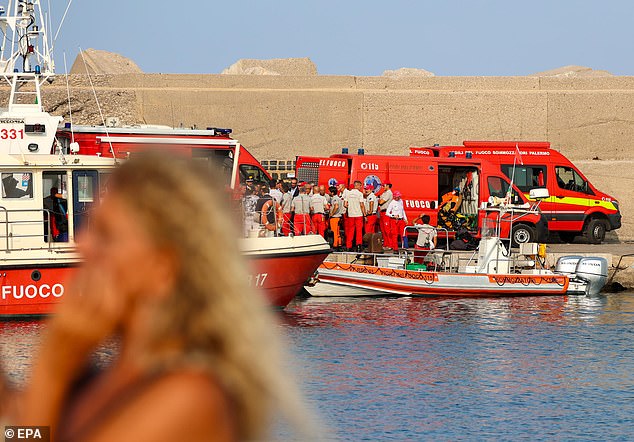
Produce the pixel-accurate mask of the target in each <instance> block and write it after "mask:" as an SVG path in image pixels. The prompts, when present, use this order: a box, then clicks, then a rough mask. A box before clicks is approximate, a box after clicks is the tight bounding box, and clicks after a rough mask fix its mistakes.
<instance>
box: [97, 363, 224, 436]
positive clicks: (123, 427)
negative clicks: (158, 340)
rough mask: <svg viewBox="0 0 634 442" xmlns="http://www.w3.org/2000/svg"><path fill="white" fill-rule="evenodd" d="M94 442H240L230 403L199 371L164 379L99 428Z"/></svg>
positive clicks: (164, 376) (144, 391)
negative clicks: (112, 441)
mask: <svg viewBox="0 0 634 442" xmlns="http://www.w3.org/2000/svg"><path fill="white" fill-rule="evenodd" d="M98 433H99V434H94V435H93V436H94V437H93V438H91V440H94V441H102V440H103V441H109V440H118V441H127V440H130V441H132V440H153V441H163V440H165V441H173V440H212V441H214V440H218V441H230V440H235V439H236V424H235V416H234V412H233V408H232V406H231V401H230V399H229V397H228V396H227V394H226V393H225V392H224V390H223V389H222V388H221V386H220V384H219V383H218V381H217V380H216V379H214V378H213V377H212V376H210V375H209V374H207V373H203V372H201V371H196V370H179V371H174V372H170V373H166V374H164V375H162V376H161V377H160V378H158V379H157V380H155V381H154V382H153V383H152V384H151V385H150V386H149V387H148V388H146V389H144V390H143V391H142V392H140V393H139V394H138V395H137V396H136V397H135V398H134V399H133V400H132V401H130V402H128V403H127V404H126V405H125V406H124V407H123V408H122V409H121V410H120V411H119V412H118V413H116V414H115V415H114V416H113V417H111V418H110V419H109V420H108V422H105V423H104V425H103V426H101V427H100V431H99V432H98Z"/></svg>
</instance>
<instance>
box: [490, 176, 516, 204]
mask: <svg viewBox="0 0 634 442" xmlns="http://www.w3.org/2000/svg"><path fill="white" fill-rule="evenodd" d="M487 184H488V186H489V196H494V197H497V198H506V194H507V193H508V190H509V186H510V185H509V183H507V182H506V181H504V179H503V178H502V177H498V176H490V177H488V178H487ZM523 202H524V200H523V199H522V198H521V197H520V196H519V194H518V193H517V192H516V191H515V190H513V193H512V197H511V203H512V204H522V203H523Z"/></svg>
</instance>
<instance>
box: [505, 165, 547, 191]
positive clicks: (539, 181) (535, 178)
mask: <svg viewBox="0 0 634 442" xmlns="http://www.w3.org/2000/svg"><path fill="white" fill-rule="evenodd" d="M502 172H503V173H504V175H506V176H507V177H508V178H509V179H511V178H513V182H514V183H515V185H516V186H517V188H518V189H520V190H521V191H522V192H526V193H528V192H530V190H531V189H535V188H538V187H546V182H547V181H546V166H521V165H519V166H518V165H516V166H515V176H513V165H512V164H503V165H502Z"/></svg>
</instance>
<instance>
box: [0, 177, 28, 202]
mask: <svg viewBox="0 0 634 442" xmlns="http://www.w3.org/2000/svg"><path fill="white" fill-rule="evenodd" d="M1 179H2V198H5V199H32V198H33V173H31V172H7V173H3V174H2V177H1Z"/></svg>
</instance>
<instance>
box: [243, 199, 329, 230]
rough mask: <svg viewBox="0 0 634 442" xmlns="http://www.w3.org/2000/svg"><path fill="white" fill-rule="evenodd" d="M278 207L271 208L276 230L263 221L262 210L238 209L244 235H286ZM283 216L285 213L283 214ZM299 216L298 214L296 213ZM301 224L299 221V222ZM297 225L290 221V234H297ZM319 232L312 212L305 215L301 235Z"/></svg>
mask: <svg viewBox="0 0 634 442" xmlns="http://www.w3.org/2000/svg"><path fill="white" fill-rule="evenodd" d="M276 207H277V206H276ZM276 207H275V208H274V209H273V210H271V213H272V214H273V217H274V226H275V230H268V229H267V227H266V225H265V224H263V223H262V212H261V211H257V210H256V211H246V210H244V208H241V210H239V211H238V216H239V217H240V219H241V220H242V224H243V226H244V236H245V237H246V238H253V237H257V238H260V237H277V236H285V235H283V233H282V230H283V229H282V226H283V224H284V219H283V218H282V219H280V215H279V214H278V211H277V210H276ZM282 216H283V215H282ZM296 216H297V215H296ZM297 224H299V223H297ZM295 225H296V223H295V222H294V219H293V221H291V222H290V226H289V228H290V235H289V236H291V235H295ZM317 234H318V233H317V232H316V231H315V226H314V225H313V219H312V216H311V215H310V214H307V215H305V219H304V222H303V223H302V227H301V230H300V232H299V235H317Z"/></svg>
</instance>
